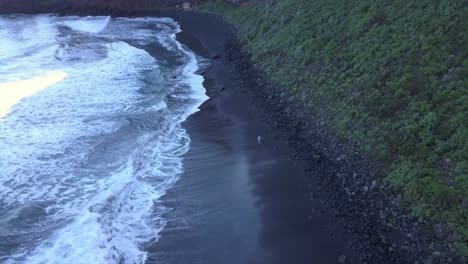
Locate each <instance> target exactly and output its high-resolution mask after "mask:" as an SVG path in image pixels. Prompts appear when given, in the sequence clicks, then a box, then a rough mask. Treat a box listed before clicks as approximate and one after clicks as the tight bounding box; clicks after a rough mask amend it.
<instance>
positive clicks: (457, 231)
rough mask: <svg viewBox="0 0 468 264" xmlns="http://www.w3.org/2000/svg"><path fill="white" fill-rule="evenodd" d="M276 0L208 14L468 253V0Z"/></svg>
mask: <svg viewBox="0 0 468 264" xmlns="http://www.w3.org/2000/svg"><path fill="white" fill-rule="evenodd" d="M267 2H270V4H271V3H273V2H272V1H249V4H248V5H241V6H234V5H226V3H225V1H211V3H210V4H207V5H205V6H204V7H203V9H204V10H205V11H209V12H215V13H218V14H222V15H223V16H224V17H225V18H226V19H228V20H229V21H230V22H232V23H233V24H234V25H236V26H237V28H238V29H239V32H240V34H241V36H242V39H243V41H244V43H245V44H246V45H247V47H248V49H249V52H250V53H251V54H252V59H253V61H254V63H255V64H257V65H258V66H259V67H260V68H261V69H262V71H263V72H265V73H266V75H267V76H269V78H270V79H271V80H272V81H273V82H274V83H276V84H279V86H281V87H282V88H283V89H284V93H285V94H286V95H287V96H286V98H289V97H292V98H294V99H295V101H299V102H301V104H303V105H304V107H305V108H307V110H308V111H309V113H310V116H311V118H312V116H313V118H314V122H316V123H320V124H322V125H323V126H324V127H326V128H327V129H329V130H331V131H333V132H334V133H335V134H336V136H337V137H340V138H343V139H346V140H347V141H350V142H353V143H354V144H355V145H356V146H357V147H358V148H359V149H360V151H361V153H362V154H363V155H366V156H368V157H371V158H372V159H373V160H374V161H375V162H376V163H377V164H380V167H381V168H382V170H381V173H380V174H381V179H382V180H383V181H384V182H385V183H386V184H387V185H388V186H389V188H394V189H396V190H398V191H399V192H401V193H402V194H403V198H404V199H403V204H405V205H406V206H407V207H408V208H409V209H410V210H411V212H412V214H413V215H414V216H415V217H416V218H423V219H430V220H431V221H433V223H434V231H435V233H436V234H435V235H437V236H438V237H439V238H440V239H447V240H448V241H450V243H452V244H453V245H454V246H455V247H456V248H457V249H458V250H459V251H460V252H464V254H466V255H468V79H467V76H468V31H467V29H468V16H467V15H466V14H468V2H467V1H464V0H443V1H440V0H437V1H436V0H396V1H386V0H377V1H375V0H359V1H357V0H356V1H355V0H350V1H329V0H314V1H304V0H278V1H275V2H276V3H274V4H272V5H265V3H267ZM288 101H292V100H285V102H288ZM436 227H437V228H436ZM440 230H444V232H440Z"/></svg>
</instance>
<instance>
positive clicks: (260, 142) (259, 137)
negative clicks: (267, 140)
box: [257, 136, 262, 144]
mask: <svg viewBox="0 0 468 264" xmlns="http://www.w3.org/2000/svg"><path fill="white" fill-rule="evenodd" d="M257 143H258V144H262V136H258V137H257Z"/></svg>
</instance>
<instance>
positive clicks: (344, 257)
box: [338, 255, 346, 264]
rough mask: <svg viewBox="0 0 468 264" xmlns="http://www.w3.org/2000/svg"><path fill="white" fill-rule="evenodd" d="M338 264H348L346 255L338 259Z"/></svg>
mask: <svg viewBox="0 0 468 264" xmlns="http://www.w3.org/2000/svg"><path fill="white" fill-rule="evenodd" d="M338 262H339V263H341V264H344V263H346V256H345V255H341V256H339V257H338Z"/></svg>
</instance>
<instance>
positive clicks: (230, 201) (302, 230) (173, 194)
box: [148, 14, 352, 264]
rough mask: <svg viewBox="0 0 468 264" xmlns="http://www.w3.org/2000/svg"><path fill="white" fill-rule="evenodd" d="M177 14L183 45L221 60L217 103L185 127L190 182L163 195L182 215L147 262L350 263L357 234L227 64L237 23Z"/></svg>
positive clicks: (211, 73) (213, 73)
mask: <svg viewBox="0 0 468 264" xmlns="http://www.w3.org/2000/svg"><path fill="white" fill-rule="evenodd" d="M170 16H171V17H174V18H175V19H176V20H177V21H178V22H179V23H180V24H181V27H182V30H183V32H182V33H180V34H179V35H178V39H179V40H180V41H181V42H183V43H184V44H186V45H188V46H189V47H190V48H192V49H193V50H194V51H196V52H197V53H198V54H200V55H202V56H205V57H213V55H214V54H216V55H217V56H215V57H218V56H219V58H218V59H215V60H214V61H213V65H212V67H210V68H209V70H208V71H207V72H206V73H205V74H204V75H205V86H206V89H207V91H208V95H209V96H210V100H208V101H207V102H205V104H204V105H203V106H202V107H201V110H200V112H198V113H196V114H194V115H193V116H191V117H190V118H189V119H188V121H187V122H185V124H184V126H185V127H186V128H187V130H188V132H189V134H190V136H191V139H192V148H191V150H190V151H189V153H188V154H187V155H186V156H185V159H184V167H185V173H184V175H183V176H182V179H181V180H180V181H179V182H178V183H177V184H176V186H175V187H174V188H172V189H171V190H169V192H168V194H167V195H166V196H165V197H164V202H163V205H164V206H167V207H170V208H172V209H173V210H172V211H171V212H169V213H168V214H167V215H166V218H167V220H168V224H167V226H166V228H165V229H164V230H163V231H162V233H161V234H162V238H161V239H160V240H159V241H158V242H157V243H156V244H154V245H152V246H150V248H149V249H148V250H149V251H150V252H151V253H150V255H149V261H148V262H149V263H233V264H234V263H323V264H326V263H339V260H341V261H343V260H344V259H345V258H344V256H345V255H347V256H348V257H349V254H352V253H351V251H350V249H349V246H350V245H349V242H350V240H349V239H350V235H348V234H346V232H344V231H343V230H340V229H339V228H338V227H337V226H338V225H337V222H336V221H337V219H336V218H335V217H334V216H333V214H331V213H329V212H326V211H325V210H324V209H323V208H322V206H321V203H320V197H315V196H314V194H313V193H314V191H313V190H314V189H315V187H314V186H312V185H311V182H310V181H309V180H308V178H307V177H306V176H305V175H304V173H303V168H302V167H300V166H299V165H296V166H294V165H293V163H294V162H293V161H292V160H291V159H289V155H290V154H291V149H290V146H289V145H288V144H287V143H286V141H284V140H281V139H278V138H276V137H274V136H273V134H272V132H271V130H270V129H271V128H270V127H269V126H268V125H267V124H266V123H265V122H264V121H262V119H261V118H260V113H259V112H260V110H259V109H257V108H256V107H255V106H254V105H253V104H252V102H251V101H250V99H249V98H248V97H247V96H246V95H245V94H243V93H242V92H241V91H240V90H239V89H238V86H239V82H240V81H241V80H238V79H235V76H233V74H232V72H231V71H230V70H229V67H228V65H227V61H226V59H225V58H226V54H225V45H226V44H227V42H228V41H230V39H231V38H232V37H233V35H232V34H231V32H230V31H229V27H228V26H227V25H223V23H222V21H220V20H218V21H219V23H217V24H213V20H215V21H216V20H217V18H214V17H210V16H197V15H186V14H184V15H183V16H178V15H177V14H170ZM194 21H196V23H194ZM258 136H261V137H262V142H261V144H259V143H258V142H257V137H258Z"/></svg>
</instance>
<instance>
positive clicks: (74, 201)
mask: <svg viewBox="0 0 468 264" xmlns="http://www.w3.org/2000/svg"><path fill="white" fill-rule="evenodd" d="M179 31H180V27H179V25H178V24H177V23H176V22H175V21H174V20H172V19H169V18H110V17H72V16H69V17H58V16H52V15H36V16H27V15H5V16H0V216H1V217H0V263H74V264H79V263H144V262H145V260H146V259H147V252H146V251H145V248H147V247H148V246H149V245H152V244H154V243H157V241H158V239H159V233H160V231H161V230H163V229H164V226H165V224H166V220H165V218H164V215H165V213H167V212H168V211H170V210H171V208H167V207H165V206H163V205H162V203H161V200H160V198H161V197H162V196H163V195H164V194H165V192H166V191H167V190H168V189H170V188H171V187H172V186H173V185H174V184H175V183H176V182H177V181H178V180H179V179H180V177H181V175H182V173H183V170H184V163H183V158H182V155H183V154H185V153H186V152H187V151H188V150H189V149H190V143H191V141H190V135H189V134H188V133H187V132H186V130H184V128H183V127H182V126H181V123H182V122H183V121H184V120H186V119H187V118H188V117H189V116H190V115H191V114H193V113H195V112H196V111H198V108H199V107H200V105H201V104H202V103H203V102H204V101H205V100H207V99H208V97H207V96H206V95H205V89H204V88H203V85H202V82H203V77H202V76H201V75H199V74H197V72H198V71H200V69H201V68H203V67H205V66H206V65H207V61H206V60H204V59H203V58H201V57H198V56H197V55H196V54H194V53H193V52H192V51H190V50H189V49H188V48H187V47H185V46H183V45H182V44H181V43H179V42H178V41H177V40H176V38H175V35H176V33H178V32H179Z"/></svg>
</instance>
